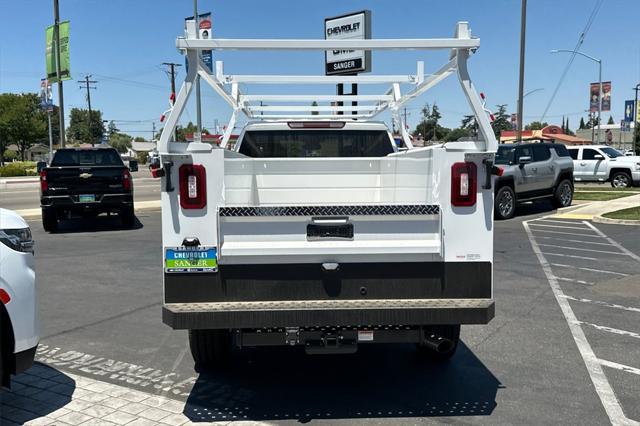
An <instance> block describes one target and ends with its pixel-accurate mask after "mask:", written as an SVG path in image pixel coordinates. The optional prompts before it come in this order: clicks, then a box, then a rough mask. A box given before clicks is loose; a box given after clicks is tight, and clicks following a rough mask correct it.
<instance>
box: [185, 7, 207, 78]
mask: <svg viewBox="0 0 640 426" xmlns="http://www.w3.org/2000/svg"><path fill="white" fill-rule="evenodd" d="M184 26H185V31H186V32H187V35H188V36H189V37H190V38H195V21H194V19H193V16H190V17H188V18H185V20H184ZM198 27H199V28H198V38H200V39H211V38H213V37H212V34H211V30H212V20H211V12H208V13H203V14H200V15H198ZM200 56H201V57H202V62H204V64H205V65H206V66H207V67H208V68H209V72H211V70H213V51H211V50H202V51H200ZM184 61H185V68H186V71H187V72H189V60H188V59H187V57H186V56H185V60H184Z"/></svg>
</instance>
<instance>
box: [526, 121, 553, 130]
mask: <svg viewBox="0 0 640 426" xmlns="http://www.w3.org/2000/svg"><path fill="white" fill-rule="evenodd" d="M548 125H549V123H547V122H546V121H545V122H543V123H541V122H539V121H532V122H531V123H529V124H527V125H526V126H524V129H525V130H542V129H544V128H545V127H547V126H548Z"/></svg>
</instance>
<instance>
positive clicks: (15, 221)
mask: <svg viewBox="0 0 640 426" xmlns="http://www.w3.org/2000/svg"><path fill="white" fill-rule="evenodd" d="M0 272H2V273H1V274H0V385H2V386H7V387H8V386H9V384H10V380H9V379H10V375H11V374H18V373H20V372H22V371H24V370H26V369H28V368H29V367H31V365H32V364H33V359H34V356H35V353H36V348H37V347H38V340H39V338H40V337H39V333H40V330H39V324H38V312H37V307H36V286H35V270H34V254H33V239H32V238H31V229H29V225H27V222H25V221H24V219H23V218H22V217H20V216H19V215H18V214H16V213H15V212H12V211H11V210H7V209H3V208H0Z"/></svg>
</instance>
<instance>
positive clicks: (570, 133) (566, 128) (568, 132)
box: [564, 117, 575, 136]
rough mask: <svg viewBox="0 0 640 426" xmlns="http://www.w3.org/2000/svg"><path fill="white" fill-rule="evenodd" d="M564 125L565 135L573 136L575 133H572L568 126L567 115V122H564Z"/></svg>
mask: <svg viewBox="0 0 640 426" xmlns="http://www.w3.org/2000/svg"><path fill="white" fill-rule="evenodd" d="M564 126H565V129H564V133H565V135H569V136H574V135H575V133H573V132H572V131H571V129H570V128H569V117H567V122H566V123H565V125H564Z"/></svg>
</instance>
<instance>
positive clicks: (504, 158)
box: [495, 146, 516, 164]
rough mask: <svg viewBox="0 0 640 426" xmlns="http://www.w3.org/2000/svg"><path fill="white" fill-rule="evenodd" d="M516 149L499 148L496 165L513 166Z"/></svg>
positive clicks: (510, 147) (511, 147)
mask: <svg viewBox="0 0 640 426" xmlns="http://www.w3.org/2000/svg"><path fill="white" fill-rule="evenodd" d="M515 150H516V148H515V147H513V146H501V147H498V152H496V158H495V164H513V162H514V157H513V154H514V152H515Z"/></svg>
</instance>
